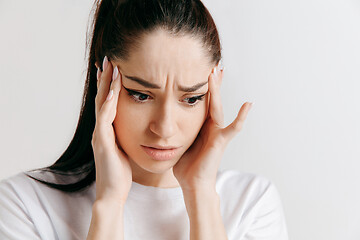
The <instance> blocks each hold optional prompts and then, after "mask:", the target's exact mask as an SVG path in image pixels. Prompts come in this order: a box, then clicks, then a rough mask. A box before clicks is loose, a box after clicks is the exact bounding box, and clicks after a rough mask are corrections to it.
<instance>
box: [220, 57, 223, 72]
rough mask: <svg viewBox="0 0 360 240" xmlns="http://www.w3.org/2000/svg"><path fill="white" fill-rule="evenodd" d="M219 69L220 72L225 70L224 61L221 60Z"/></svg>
mask: <svg viewBox="0 0 360 240" xmlns="http://www.w3.org/2000/svg"><path fill="white" fill-rule="evenodd" d="M219 67H220V71H222V70H224V64H223V61H222V59H220V62H219Z"/></svg>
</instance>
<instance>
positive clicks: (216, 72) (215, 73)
mask: <svg viewBox="0 0 360 240" xmlns="http://www.w3.org/2000/svg"><path fill="white" fill-rule="evenodd" d="M218 72H219V71H218V69H217V67H215V68H214V75H215V76H217V75H218Z"/></svg>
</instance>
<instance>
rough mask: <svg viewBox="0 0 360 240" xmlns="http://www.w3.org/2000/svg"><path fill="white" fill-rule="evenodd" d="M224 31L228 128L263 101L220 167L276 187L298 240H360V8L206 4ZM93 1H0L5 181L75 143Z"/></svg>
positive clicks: (325, 0)
mask: <svg viewBox="0 0 360 240" xmlns="http://www.w3.org/2000/svg"><path fill="white" fill-rule="evenodd" d="M204 3H205V5H206V6H207V7H208V9H209V10H210V12H211V13H212V14H213V17H214V19H215V22H216V23H217V25H218V27H219V31H220V34H221V40H222V44H223V55H224V65H225V76H224V80H223V86H222V88H221V93H222V100H223V105H224V114H225V123H226V124H230V123H231V121H232V120H233V119H234V118H235V116H236V114H237V112H238V110H239V108H240V107H241V105H242V104H243V103H244V102H245V101H253V102H254V103H255V104H254V106H253V108H252V110H251V111H250V113H249V115H248V118H247V120H246V122H245V125H244V128H243V130H242V131H241V132H240V133H239V134H238V135H237V136H236V137H235V138H234V139H233V141H232V142H230V144H229V145H228V147H227V149H226V151H225V156H224V159H223V161H222V163H221V169H231V168H233V169H238V170H241V171H245V172H253V173H257V174H260V175H263V176H266V177H268V178H269V179H271V180H272V181H273V182H274V183H275V185H276V186H277V188H278V190H279V192H280V195H281V198H282V201H283V206H284V210H285V214H286V220H287V224H288V230H289V235H290V238H291V239H293V240H304V239H314V240H319V239H327V240H335V239H339V240H340V239H341V240H343V239H349V240H355V239H356V240H358V239H360V228H359V222H360V207H359V203H360V187H359V183H360V174H358V171H359V168H360V164H359V160H360V107H359V103H360V96H359V92H360V83H359V80H360V44H359V43H360V27H359V26H360V3H359V1H355V0H353V1H351V0H302V1H285V0H276V1H275V0H274V1H270V0H266V1H265V0H263V1H259V0H251V1H214V0H213V1H210V0H208V1H204ZM91 5H92V1H85V0H77V1H75V0H73V1H60V0H52V1H45V0H42V1H40V0H35V1H25V0H22V1H16V0H12V1H0V30H1V33H0V35H1V37H0V53H1V54H0V74H1V75H0V76H1V77H0V81H1V86H0V104H1V118H0V121H1V124H0V132H1V135H0V148H1V149H0V150H1V153H2V157H1V159H0V161H1V162H0V164H1V165H0V166H1V167H0V178H6V177H9V176H11V175H13V174H16V173H18V172H20V171H24V170H29V169H33V168H36V167H43V166H46V165H48V164H51V163H53V162H54V161H55V160H56V159H57V158H58V157H59V156H60V155H61V153H62V152H63V151H64V150H65V148H66V147H67V145H68V144H69V142H70V140H71V138H72V136H73V134H74V131H75V127H76V123H77V120H78V116H79V111H80V104H81V97H82V93H83V85H84V81H85V74H86V61H85V59H84V56H85V32H86V27H87V20H88V16H89V13H90V8H91Z"/></svg>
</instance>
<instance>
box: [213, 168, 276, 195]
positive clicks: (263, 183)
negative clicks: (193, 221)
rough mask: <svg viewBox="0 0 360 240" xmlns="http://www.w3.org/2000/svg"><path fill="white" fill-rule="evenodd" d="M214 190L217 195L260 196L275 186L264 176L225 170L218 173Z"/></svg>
mask: <svg viewBox="0 0 360 240" xmlns="http://www.w3.org/2000/svg"><path fill="white" fill-rule="evenodd" d="M216 188H217V190H218V191H219V193H226V192H231V193H232V194H236V193H238V194H240V195H244V194H247V195H252V196H260V195H262V194H263V193H264V192H266V191H268V190H269V189H270V188H275V186H274V184H273V182H272V181H271V180H270V179H268V178H267V177H265V176H262V175H259V174H255V173H249V172H241V171H239V170H234V169H225V170H220V171H219V172H218V175H217V181H216Z"/></svg>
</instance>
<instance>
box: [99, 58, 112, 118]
mask: <svg viewBox="0 0 360 240" xmlns="http://www.w3.org/2000/svg"><path fill="white" fill-rule="evenodd" d="M112 71H113V69H112V65H111V64H110V62H109V60H108V58H107V57H106V56H105V57H104V60H103V72H102V73H101V76H100V80H99V82H100V83H99V87H98V91H97V94H96V97H95V103H96V109H97V112H99V110H100V108H101V107H102V105H103V104H104V102H105V99H106V96H107V94H108V92H109V88H110V82H111V80H112V79H111V78H112Z"/></svg>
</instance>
